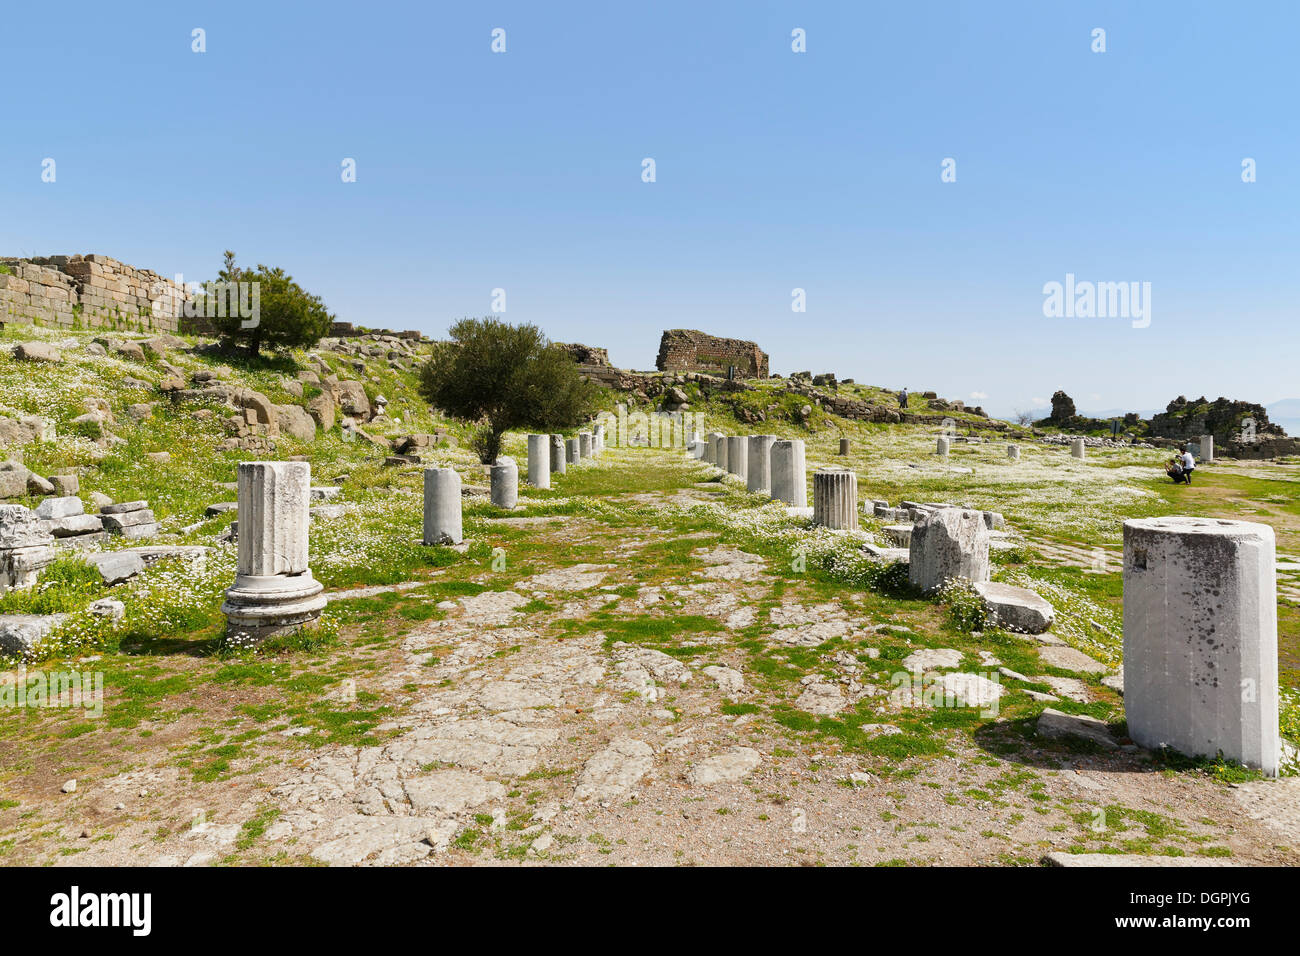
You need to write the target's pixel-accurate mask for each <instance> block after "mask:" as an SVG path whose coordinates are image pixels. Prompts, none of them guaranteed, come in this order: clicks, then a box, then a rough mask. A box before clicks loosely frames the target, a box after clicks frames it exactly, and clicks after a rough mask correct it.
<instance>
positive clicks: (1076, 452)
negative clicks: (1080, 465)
mask: <svg viewBox="0 0 1300 956" xmlns="http://www.w3.org/2000/svg"><path fill="white" fill-rule="evenodd" d="M1083 449H1084V445H1083V439H1082V438H1075V439H1073V440H1072V441H1071V442H1070V454H1071V455H1073V456H1074V457H1075V458H1082V457H1083V455H1084V451H1083Z"/></svg>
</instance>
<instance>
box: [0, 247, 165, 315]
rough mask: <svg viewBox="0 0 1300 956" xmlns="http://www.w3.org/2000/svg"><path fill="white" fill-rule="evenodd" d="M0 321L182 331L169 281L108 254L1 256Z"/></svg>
mask: <svg viewBox="0 0 1300 956" xmlns="http://www.w3.org/2000/svg"><path fill="white" fill-rule="evenodd" d="M0 265H3V266H4V270H3V271H0V324H4V323H9V324H14V325H32V324H36V325H46V326H77V325H80V326H82V327H85V328H122V329H141V330H152V331H156V332H184V331H189V329H188V328H187V327H186V319H185V317H184V314H183V306H184V303H185V301H186V299H187V298H188V296H187V294H186V292H185V290H184V289H182V288H181V287H180V286H178V285H177V284H176V283H175V282H174V281H173V280H171V279H167V278H164V277H163V276H161V275H159V274H158V273H156V272H153V271H150V270H149V269H137V268H135V267H134V266H129V265H127V264H126V263H123V262H118V261H117V260H116V259H111V258H109V257H108V256H101V255H86V256H80V255H77V256H48V257H39V258H32V259H12V258H5V259H0Z"/></svg>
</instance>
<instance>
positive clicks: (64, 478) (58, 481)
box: [49, 475, 81, 498]
mask: <svg viewBox="0 0 1300 956" xmlns="http://www.w3.org/2000/svg"><path fill="white" fill-rule="evenodd" d="M49 482H50V484H51V485H53V486H54V493H55V494H56V495H59V496H60V497H64V498H67V497H71V496H72V495H75V494H76V493H77V492H78V491H80V490H81V481H80V479H79V478H77V476H76V475H50V477H49Z"/></svg>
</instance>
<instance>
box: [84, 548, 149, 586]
mask: <svg viewBox="0 0 1300 956" xmlns="http://www.w3.org/2000/svg"><path fill="white" fill-rule="evenodd" d="M86 563H87V564H89V565H91V566H93V567H94V568H95V570H97V571H98V572H99V576H100V577H101V578H103V579H104V583H105V584H107V585H109V586H112V585H114V584H121V583H122V582H124V581H128V580H130V579H131V578H133V577H135V576H136V575H137V574H140V573H141V572H142V571H144V569H145V563H144V559H143V558H141V557H140V555H138V554H136V553H135V552H133V551H105V552H102V553H100V554H92V555H87V557H86Z"/></svg>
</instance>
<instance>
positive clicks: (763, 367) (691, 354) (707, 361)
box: [655, 329, 768, 378]
mask: <svg viewBox="0 0 1300 956" xmlns="http://www.w3.org/2000/svg"><path fill="white" fill-rule="evenodd" d="M731 366H735V368H736V374H737V376H738V377H740V378H767V375H768V369H767V353H766V352H764V351H763V350H762V349H760V348H759V347H758V345H757V344H756V343H754V342H746V341H743V340H742V339H720V338H717V337H716V336H712V335H706V334H705V333H703V332H696V331H695V330H694V329H669V330H668V331H666V332H664V334H663V338H661V339H660V340H659V357H658V358H657V359H656V360H655V367H656V368H657V369H659V371H661V372H712V373H714V374H719V375H726V374H727V370H728V368H729V367H731Z"/></svg>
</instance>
